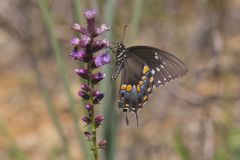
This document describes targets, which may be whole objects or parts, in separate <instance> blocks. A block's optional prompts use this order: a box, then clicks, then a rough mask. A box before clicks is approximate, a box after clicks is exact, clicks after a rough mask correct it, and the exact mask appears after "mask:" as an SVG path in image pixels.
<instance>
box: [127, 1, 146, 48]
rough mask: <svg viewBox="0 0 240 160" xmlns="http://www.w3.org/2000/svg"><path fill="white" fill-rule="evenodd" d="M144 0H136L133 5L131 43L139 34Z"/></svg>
mask: <svg viewBox="0 0 240 160" xmlns="http://www.w3.org/2000/svg"><path fill="white" fill-rule="evenodd" d="M143 2H144V1H143V0H134V3H133V6H132V11H133V14H132V18H131V24H130V26H131V28H130V31H131V32H130V33H131V36H130V43H133V41H134V40H135V39H136V37H137V35H138V29H139V21H140V17H141V13H142V6H143Z"/></svg>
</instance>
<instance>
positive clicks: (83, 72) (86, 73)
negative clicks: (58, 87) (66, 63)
mask: <svg viewBox="0 0 240 160" xmlns="http://www.w3.org/2000/svg"><path fill="white" fill-rule="evenodd" d="M75 72H76V73H77V74H78V75H79V76H80V77H82V78H84V79H89V71H88V70H87V69H83V68H80V69H75Z"/></svg>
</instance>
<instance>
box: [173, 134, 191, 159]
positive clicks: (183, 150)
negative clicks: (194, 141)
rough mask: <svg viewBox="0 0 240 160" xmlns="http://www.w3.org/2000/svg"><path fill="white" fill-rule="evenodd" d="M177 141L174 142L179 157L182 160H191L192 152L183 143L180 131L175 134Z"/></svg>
mask: <svg viewBox="0 0 240 160" xmlns="http://www.w3.org/2000/svg"><path fill="white" fill-rule="evenodd" d="M174 138H175V141H174V148H175V150H176V152H177V153H178V155H179V156H180V158H181V160H190V159H191V157H190V151H189V149H188V148H187V146H186V145H185V144H184V143H183V140H182V137H181V135H180V133H179V131H177V132H176V134H175V137H174Z"/></svg>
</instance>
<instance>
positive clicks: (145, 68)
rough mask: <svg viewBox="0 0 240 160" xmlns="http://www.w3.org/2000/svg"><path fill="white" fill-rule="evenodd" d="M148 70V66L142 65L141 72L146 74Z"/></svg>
mask: <svg viewBox="0 0 240 160" xmlns="http://www.w3.org/2000/svg"><path fill="white" fill-rule="evenodd" d="M149 70H150V68H149V67H148V66H144V67H143V74H146V73H147V72H148V71H149Z"/></svg>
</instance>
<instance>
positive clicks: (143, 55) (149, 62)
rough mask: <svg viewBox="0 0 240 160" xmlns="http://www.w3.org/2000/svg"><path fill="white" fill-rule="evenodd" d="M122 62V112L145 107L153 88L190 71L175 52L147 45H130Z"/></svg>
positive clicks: (120, 96) (120, 101) (120, 97)
mask: <svg viewBox="0 0 240 160" xmlns="http://www.w3.org/2000/svg"><path fill="white" fill-rule="evenodd" d="M126 55H127V58H126V60H125V61H124V63H123V65H122V68H123V69H122V80H121V86H120V93H119V107H120V108H122V109H123V111H134V112H135V113H136V112H137V111H138V110H139V108H142V106H143V105H144V103H145V102H146V101H147V100H148V98H149V96H150V94H151V93H152V90H153V87H154V86H156V87H158V86H161V85H164V84H165V83H166V82H169V81H170V80H172V79H175V78H178V77H181V76H183V75H185V74H186V73H187V67H186V66H185V65H184V63H183V62H182V61H181V60H179V59H178V58H177V57H175V56H174V55H172V54H170V53H168V52H165V51H163V50H159V49H157V48H153V47H148V46H134V47H130V48H127V51H126Z"/></svg>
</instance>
